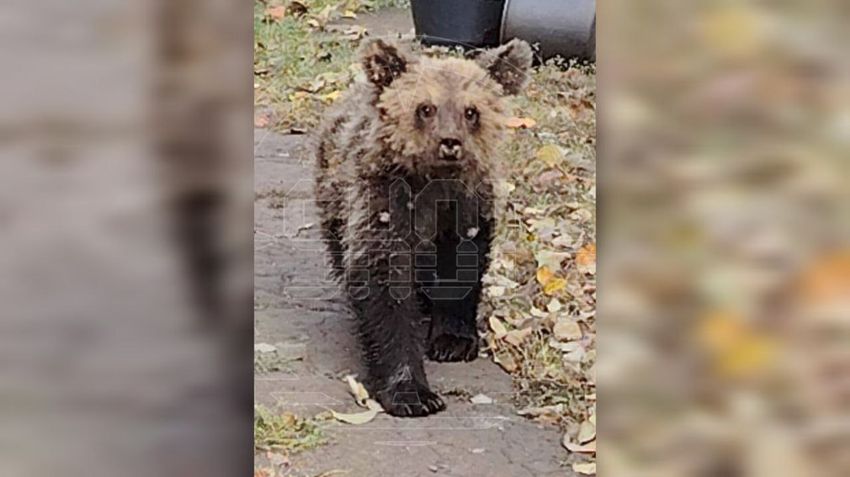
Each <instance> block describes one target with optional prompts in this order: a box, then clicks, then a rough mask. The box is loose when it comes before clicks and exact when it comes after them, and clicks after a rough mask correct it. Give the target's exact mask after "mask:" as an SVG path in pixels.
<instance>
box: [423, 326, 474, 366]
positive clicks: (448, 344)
mask: <svg viewBox="0 0 850 477" xmlns="http://www.w3.org/2000/svg"><path fill="white" fill-rule="evenodd" d="M477 357H478V336H475V335H473V336H460V335H455V334H451V333H443V334H440V335H437V336H435V337H434V338H432V339H431V342H430V343H429V346H428V358H429V359H431V360H432V361H472V360H474V359H475V358H477Z"/></svg>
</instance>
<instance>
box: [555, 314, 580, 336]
mask: <svg viewBox="0 0 850 477" xmlns="http://www.w3.org/2000/svg"><path fill="white" fill-rule="evenodd" d="M552 333H553V334H554V335H555V338H557V339H559V340H561V341H574V340H577V339H581V327H580V326H579V325H578V323H576V322H575V321H572V320H570V319H569V318H561V319H559V320H558V321H557V322H555V326H554V328H552Z"/></svg>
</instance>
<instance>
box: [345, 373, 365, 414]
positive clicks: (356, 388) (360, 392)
mask: <svg viewBox="0 0 850 477" xmlns="http://www.w3.org/2000/svg"><path fill="white" fill-rule="evenodd" d="M345 381H346V382H347V383H348V392H350V393H351V395H352V396H354V400H355V401H356V402H357V405H358V406H361V407H366V405H367V401H368V399H369V391H367V390H366V387H365V386H363V384H361V383H360V382H359V381H357V380H356V379H354V375H351V374H349V375H347V376H346V377H345Z"/></svg>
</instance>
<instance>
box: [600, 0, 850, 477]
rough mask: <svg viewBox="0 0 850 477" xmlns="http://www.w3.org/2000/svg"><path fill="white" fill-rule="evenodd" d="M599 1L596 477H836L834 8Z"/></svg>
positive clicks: (845, 90) (847, 309) (840, 253)
mask: <svg viewBox="0 0 850 477" xmlns="http://www.w3.org/2000/svg"><path fill="white" fill-rule="evenodd" d="M600 8H601V11H600V15H599V18H600V22H599V25H600V29H599V35H600V41H599V47H600V51H599V55H598V58H599V60H600V65H599V68H598V72H599V84H600V105H601V107H600V113H599V118H600V135H599V137H600V142H599V144H600V151H599V152H600V154H599V157H600V166H599V171H600V172H599V184H600V186H601V189H600V197H601V202H600V204H601V207H600V217H601V222H600V225H599V233H600V237H601V239H600V247H601V251H600V269H599V275H598V279H599V289H600V295H599V296H600V302H599V315H598V316H599V320H598V323H599V330H598V333H599V337H600V343H599V349H598V353H599V369H598V372H599V384H598V394H599V396H600V398H599V415H600V419H599V422H600V424H599V425H600V431H599V443H600V451H599V455H600V457H599V463H600V465H601V471H600V475H606V476H644V475H645V476H653V477H662V476H691V475H693V476H709V475H717V476H738V475H740V476H771V477H778V476H814V475H817V476H846V475H850V452H847V450H848V445H850V420H848V418H850V413H848V411H850V147H848V146H850V84H849V83H848V71H850V57H848V55H847V40H848V29H847V25H848V16H850V9H848V4H847V3H846V2H839V1H837V0H836V1H814V2H726V1H700V2H675V1H652V2H624V1H617V2H603V3H601V4H600Z"/></svg>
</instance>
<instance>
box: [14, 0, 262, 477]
mask: <svg viewBox="0 0 850 477" xmlns="http://www.w3.org/2000/svg"><path fill="white" fill-rule="evenodd" d="M0 32H2V33H0V35H2V38H3V40H2V41H0V64H2V69H3V74H2V75H0V104H2V105H3V106H2V109H0V178H2V187H0V230H2V233H0V271H2V275H1V276H0V303H2V305H3V308H2V312H0V423H2V424H0V475H4V476H21V477H25V476H47V475H63V476H101V475H103V476H107V475H108V476H116V475H128V476H152V475H157V476H177V475H179V476H195V475H197V476H217V475H220V476H235V475H250V472H251V439H252V433H251V409H252V403H251V373H252V368H251V362H252V359H251V354H252V351H251V341H252V338H251V329H252V321H251V319H252V308H251V297H252V292H251V286H252V283H251V257H252V255H251V230H252V229H251V227H252V223H251V217H252V214H251V200H252V197H253V192H252V183H251V182H252V179H251V157H252V156H251V153H252V143H251V117H252V115H251V43H252V40H251V7H250V5H249V4H240V2H233V1H199V0H190V1H186V0H161V1H155V2H130V1H118V2H107V1H101V0H83V1H80V2H64V1H58V0H49V1H45V2H27V1H22V0H11V1H7V2H3V4H2V5H0Z"/></svg>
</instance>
